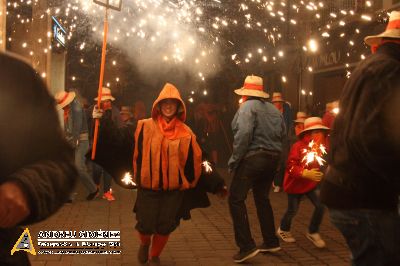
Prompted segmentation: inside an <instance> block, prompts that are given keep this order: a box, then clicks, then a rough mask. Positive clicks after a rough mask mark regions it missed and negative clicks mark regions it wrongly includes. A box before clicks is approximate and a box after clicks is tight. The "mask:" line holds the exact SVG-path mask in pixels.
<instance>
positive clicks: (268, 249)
mask: <svg viewBox="0 0 400 266" xmlns="http://www.w3.org/2000/svg"><path fill="white" fill-rule="evenodd" d="M258 249H259V250H260V252H261V253H275V252H278V251H279V250H281V249H282V248H281V247H280V246H279V245H277V246H273V247H270V246H267V245H265V244H262V245H260V246H258Z"/></svg>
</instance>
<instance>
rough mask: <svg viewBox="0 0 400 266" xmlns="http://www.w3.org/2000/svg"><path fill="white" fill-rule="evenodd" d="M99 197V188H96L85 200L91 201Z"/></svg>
mask: <svg viewBox="0 0 400 266" xmlns="http://www.w3.org/2000/svg"><path fill="white" fill-rule="evenodd" d="M97 195H99V188H96V191H95V192H93V193H90V194H89V195H88V196H87V197H86V200H93V199H94V198H95V197H97Z"/></svg>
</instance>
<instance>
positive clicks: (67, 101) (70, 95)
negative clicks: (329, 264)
mask: <svg viewBox="0 0 400 266" xmlns="http://www.w3.org/2000/svg"><path fill="white" fill-rule="evenodd" d="M75 96H76V94H75V92H73V91H71V92H68V96H67V98H66V99H65V100H64V102H62V103H61V104H57V110H61V109H63V108H64V107H65V106H67V105H68V104H70V103H71V102H72V101H73V100H74V99H75Z"/></svg>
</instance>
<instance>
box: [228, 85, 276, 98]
mask: <svg viewBox="0 0 400 266" xmlns="http://www.w3.org/2000/svg"><path fill="white" fill-rule="evenodd" d="M235 93H236V94H237V95H241V96H253V97H261V98H265V99H268V98H269V94H268V93H266V92H265V91H257V90H249V89H245V88H243V87H242V88H240V89H237V90H235Z"/></svg>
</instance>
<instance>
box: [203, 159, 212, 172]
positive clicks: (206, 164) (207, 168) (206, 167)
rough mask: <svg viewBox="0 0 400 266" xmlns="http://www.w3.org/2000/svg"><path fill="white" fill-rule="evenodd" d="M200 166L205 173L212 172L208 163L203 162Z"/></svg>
mask: <svg viewBox="0 0 400 266" xmlns="http://www.w3.org/2000/svg"><path fill="white" fill-rule="evenodd" d="M201 165H202V166H204V169H205V171H206V173H211V172H212V171H213V170H212V167H211V163H210V162H209V161H203V162H202V164H201Z"/></svg>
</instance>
